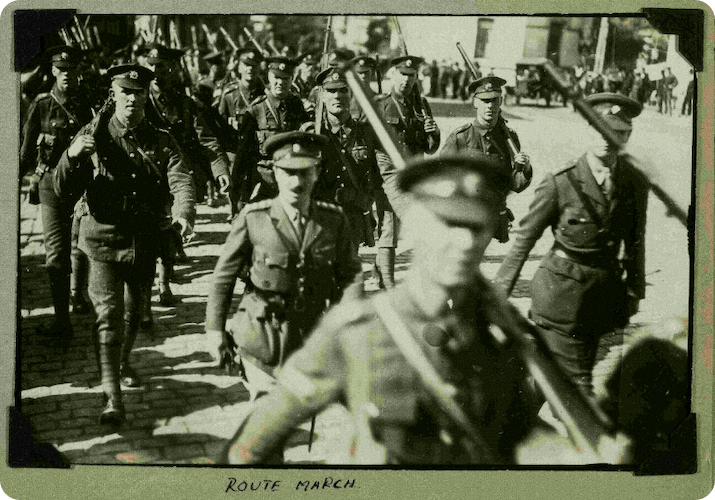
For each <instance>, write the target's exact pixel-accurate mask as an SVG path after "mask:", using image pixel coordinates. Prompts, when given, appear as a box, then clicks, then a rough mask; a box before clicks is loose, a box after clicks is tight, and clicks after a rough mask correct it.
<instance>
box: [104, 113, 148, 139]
mask: <svg viewBox="0 0 715 500" xmlns="http://www.w3.org/2000/svg"><path fill="white" fill-rule="evenodd" d="M145 126H146V117H144V119H143V120H142V121H141V122H139V124H138V125H137V126H136V127H134V128H133V129H131V130H132V131H134V130H142V129H143V128H144V127H145ZM129 130H130V129H129V128H127V126H126V125H124V124H123V123H122V122H121V121H120V120H119V118H117V115H112V118H111V119H110V120H109V131H110V133H111V134H112V135H113V136H115V137H124V136H125V135H127V132H129Z"/></svg>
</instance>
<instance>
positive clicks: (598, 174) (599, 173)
mask: <svg viewBox="0 0 715 500" xmlns="http://www.w3.org/2000/svg"><path fill="white" fill-rule="evenodd" d="M616 163H617V162H614V165H613V167H612V168H608V167H607V166H606V165H605V164H604V163H603V162H602V161H601V160H600V159H599V158H597V157H596V155H594V154H593V153H590V152H589V153H586V164H587V165H588V168H589V170H591V173H592V174H593V178H594V179H596V183H597V184H598V185H599V186H602V185H603V183H604V182H605V180H606V177H610V176H611V175H613V170H612V169H615V167H616Z"/></svg>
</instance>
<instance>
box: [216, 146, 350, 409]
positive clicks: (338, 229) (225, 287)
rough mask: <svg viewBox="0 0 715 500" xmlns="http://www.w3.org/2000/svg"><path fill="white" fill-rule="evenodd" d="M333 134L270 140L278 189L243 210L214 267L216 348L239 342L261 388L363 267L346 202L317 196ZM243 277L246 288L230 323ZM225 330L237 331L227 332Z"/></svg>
mask: <svg viewBox="0 0 715 500" xmlns="http://www.w3.org/2000/svg"><path fill="white" fill-rule="evenodd" d="M326 141H327V140H326V139H325V138H324V137H322V136H319V135H316V134H309V133H304V132H288V133H283V134H277V135H274V136H273V137H271V138H270V139H268V140H267V141H266V144H265V148H266V153H267V154H270V155H271V156H272V159H273V169H274V171H275V179H276V183H277V187H278V195H277V196H276V197H275V198H273V199H270V200H264V201H261V202H257V203H249V204H248V205H246V206H245V207H244V208H243V210H242V211H241V212H239V215H238V217H237V218H236V219H235V220H234V222H233V225H232V226H231V232H230V233H229V235H228V238H227V240H226V244H225V245H224V247H223V250H222V252H221V256H220V257H219V260H218V262H217V263H216V267H215V269H214V273H213V277H212V282H211V286H210V288H209V295H208V303H207V306H206V333H207V341H208V345H209V352H210V353H211V354H213V355H214V356H217V357H218V358H219V359H221V358H223V357H224V356H225V355H226V352H227V350H226V347H227V345H231V344H234V343H235V344H236V345H237V347H238V351H239V352H238V354H239V355H240V358H241V360H243V361H245V362H246V363H245V369H246V370H247V372H246V373H245V375H246V376H247V379H248V382H249V387H250V388H251V391H252V393H253V395H254V396H255V395H256V393H257V392H258V388H259V387H260V386H261V385H263V383H264V382H267V383H269V384H270V383H271V382H270V381H266V376H265V375H264V374H269V375H272V374H273V371H274V369H275V368H276V367H279V366H281V365H283V363H284V362H285V360H286V359H287V358H288V356H289V355H290V354H291V353H293V352H294V351H295V350H297V349H298V348H300V346H301V345H302V344H303V341H304V339H305V338H307V336H308V334H309V332H310V331H311V329H312V328H313V327H314V326H315V323H316V321H317V320H318V318H319V317H320V316H321V314H322V313H323V312H324V311H325V310H326V308H327V307H328V306H329V305H330V304H333V303H336V302H337V301H338V300H340V297H341V296H342V293H343V290H344V289H345V287H347V286H348V285H349V284H350V283H352V282H353V280H354V279H355V276H356V275H357V274H358V273H359V272H360V262H359V261H358V260H357V255H355V254H354V253H353V252H352V245H351V238H350V234H349V228H348V223H347V219H346V218H345V215H344V214H343V212H342V210H341V209H340V208H339V207H337V206H335V205H332V204H329V203H325V202H321V201H314V200H312V199H311V193H312V191H313V186H314V185H315V182H316V180H317V178H318V170H317V169H318V165H319V164H320V162H321V154H320V152H321V149H322V148H323V147H324V145H325V142H326ZM246 269H248V273H247V276H246ZM238 278H241V279H242V280H244V281H245V285H246V289H245V292H244V294H243V298H242V299H241V304H240V305H239V307H238V312H237V313H236V315H235V316H234V317H233V318H231V321H230V322H228V328H227V319H228V312H229V309H230V306H231V299H232V297H233V290H234V286H235V283H236V280H237V279H238ZM225 330H228V332H229V334H230V335H231V337H227V338H224V335H225V334H224V331H225ZM221 344H223V346H222V352H220V353H219V352H218V350H219V349H218V348H219V346H220V345H221ZM229 355H230V354H229ZM261 372H263V373H261Z"/></svg>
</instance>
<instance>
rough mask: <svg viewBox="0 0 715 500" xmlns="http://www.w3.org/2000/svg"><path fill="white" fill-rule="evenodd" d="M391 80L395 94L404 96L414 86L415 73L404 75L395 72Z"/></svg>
mask: <svg viewBox="0 0 715 500" xmlns="http://www.w3.org/2000/svg"><path fill="white" fill-rule="evenodd" d="M392 79H393V81H394V82H395V83H394V89H395V90H396V91H397V93H398V94H400V95H405V94H407V93H408V92H409V91H410V90H412V86H413V85H414V84H415V81H417V73H410V74H408V75H406V74H404V73H400V72H399V71H395V72H394V74H393V76H392Z"/></svg>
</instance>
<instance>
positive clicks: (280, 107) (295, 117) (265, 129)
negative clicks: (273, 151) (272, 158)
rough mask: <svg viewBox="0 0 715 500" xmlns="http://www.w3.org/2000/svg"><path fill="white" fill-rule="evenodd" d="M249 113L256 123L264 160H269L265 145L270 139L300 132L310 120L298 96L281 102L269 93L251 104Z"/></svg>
mask: <svg viewBox="0 0 715 500" xmlns="http://www.w3.org/2000/svg"><path fill="white" fill-rule="evenodd" d="M249 113H250V115H251V116H252V117H253V119H254V121H255V123H254V126H255V130H256V137H257V139H258V144H259V149H260V153H261V156H262V157H264V158H268V155H266V154H265V151H264V150H263V145H264V144H265V142H266V140H267V139H268V138H269V137H271V136H273V135H275V134H277V133H280V132H290V131H291V130H298V128H300V126H301V125H302V124H303V123H305V122H307V121H309V119H310V118H309V116H308V115H307V113H306V112H305V109H304V108H303V103H302V102H301V100H300V98H299V97H298V96H296V95H295V94H289V95H288V97H286V98H285V99H283V100H279V99H277V98H275V97H274V96H273V95H272V94H271V93H270V92H268V91H266V92H265V93H264V95H262V96H261V97H259V98H258V99H256V100H255V101H254V102H253V103H252V104H251V107H250V110H249Z"/></svg>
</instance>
